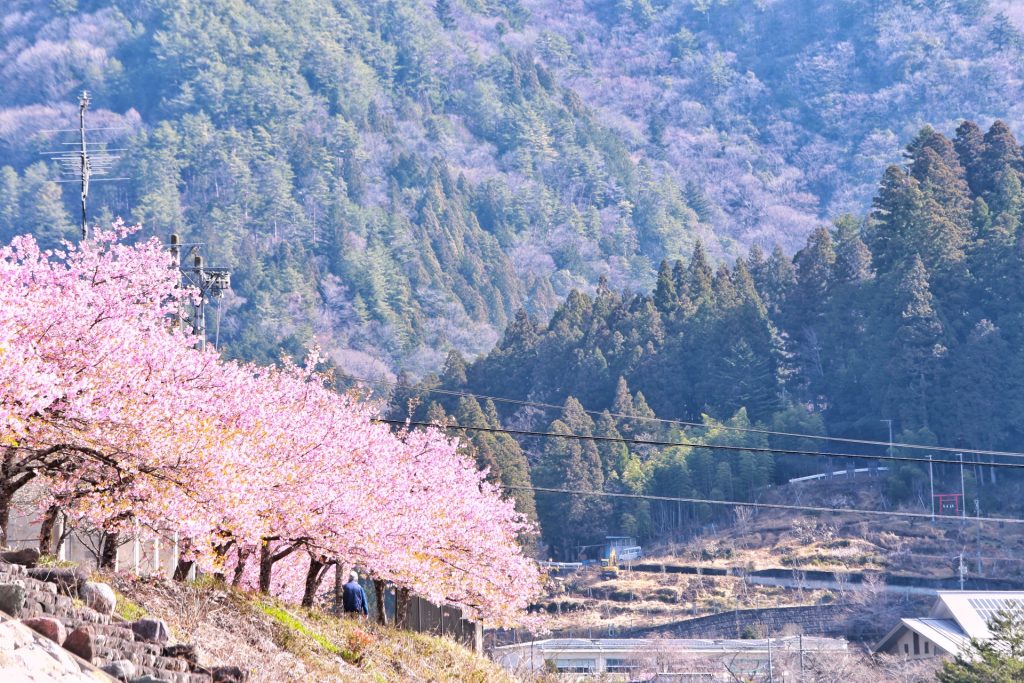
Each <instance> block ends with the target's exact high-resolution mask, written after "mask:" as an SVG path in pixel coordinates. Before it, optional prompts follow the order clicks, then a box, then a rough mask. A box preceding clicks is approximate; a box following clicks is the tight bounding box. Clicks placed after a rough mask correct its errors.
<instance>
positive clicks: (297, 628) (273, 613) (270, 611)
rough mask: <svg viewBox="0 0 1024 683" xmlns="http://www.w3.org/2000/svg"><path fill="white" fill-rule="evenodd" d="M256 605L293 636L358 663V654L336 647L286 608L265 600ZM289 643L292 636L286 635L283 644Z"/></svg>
mask: <svg viewBox="0 0 1024 683" xmlns="http://www.w3.org/2000/svg"><path fill="white" fill-rule="evenodd" d="M256 606H257V607H259V609H260V610H261V611H262V612H263V613H264V614H266V615H267V616H269V617H271V618H272V619H274V621H276V622H277V623H278V624H280V625H281V626H282V627H284V629H285V630H286V631H287V632H288V633H289V634H290V635H292V636H294V634H299V635H302V636H305V637H306V638H309V639H310V640H312V641H313V642H315V643H316V644H317V645H319V646H320V647H321V648H323V649H324V650H326V651H327V652H330V653H331V654H334V655H338V656H340V657H341V658H342V659H344V660H345V661H346V662H348V663H349V664H356V663H358V661H359V659H360V657H359V655H358V654H356V653H354V652H352V651H350V650H347V649H345V648H342V647H338V646H337V645H335V644H334V643H332V642H331V641H330V640H328V639H327V638H325V637H324V636H322V635H321V634H319V633H317V632H316V631H314V630H312V629H311V628H309V627H308V626H306V625H305V624H304V623H302V621H301V620H300V619H299V618H298V617H296V616H295V615H294V614H292V613H291V612H288V611H287V610H284V609H282V608H280V607H277V606H275V605H270V604H267V603H265V602H257V603H256ZM291 643H292V637H286V638H285V643H284V646H285V647H286V648H288V646H289V644H291ZM289 649H290V648H289Z"/></svg>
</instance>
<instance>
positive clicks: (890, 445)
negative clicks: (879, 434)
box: [880, 420, 892, 458]
mask: <svg viewBox="0 0 1024 683" xmlns="http://www.w3.org/2000/svg"><path fill="white" fill-rule="evenodd" d="M880 422H884V423H886V424H887V425H889V457H890V458H891V457H892V420H880Z"/></svg>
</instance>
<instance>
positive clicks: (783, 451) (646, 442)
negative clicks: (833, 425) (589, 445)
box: [374, 418, 1024, 469]
mask: <svg viewBox="0 0 1024 683" xmlns="http://www.w3.org/2000/svg"><path fill="white" fill-rule="evenodd" d="M374 421H375V422H380V423H384V424H389V425H394V426H399V427H401V426H406V427H437V428H440V429H456V430H462V431H469V432H489V433H495V434H509V435H515V436H525V437H539V438H549V439H551V438H557V439H576V440H581V441H601V442H613V443H624V444H632V445H636V446H659V447H665V448H668V447H672V446H686V447H690V448H706V449H708V450H719V451H743V452H747V453H765V454H768V455H799V456H805V457H806V456H809V457H815V458H821V457H825V458H848V459H852V460H887V461H894V462H917V463H930V464H935V465H961V464H962V465H965V466H974V465H982V466H984V467H999V468H1005V469H1024V463H1011V462H981V461H976V460H964V461H962V462H961V461H960V460H945V459H939V458H920V457H906V456H896V455H866V454H863V453H834V452H829V451H824V452H821V451H801V450H796V449H788V448H769V447H766V446H732V445H724V444H704V443H697V442H692V441H660V440H656V439H627V438H625V437H615V436H596V435H592V434H558V433H557V432H537V431H530V430H526V429H507V428H504V427H471V426H468V425H458V424H440V425H439V424H434V423H432V422H411V421H405V420H392V419H386V418H377V419H375V420H374Z"/></svg>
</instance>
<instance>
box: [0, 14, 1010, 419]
mask: <svg viewBox="0 0 1024 683" xmlns="http://www.w3.org/2000/svg"><path fill="white" fill-rule="evenodd" d="M1019 13H1020V12H1019V10H1017V9H1015V8H1014V6H1013V5H1012V4H1010V3H1006V2H999V1H997V0H991V1H988V2H986V1H985V0H955V1H949V2H918V1H916V0H898V1H896V2H874V1H869V0H825V1H823V2H807V1H805V0H774V1H771V2H765V1H764V0H732V1H731V2H723V1H721V0H688V1H684V2H671V3H670V2H663V1H658V0H625V1H617V2H590V1H585V2H553V1H551V0H392V1H390V2H366V1H363V0H299V1H294V0H292V1H289V2H271V1H270V0H245V1H240V2H235V1H229V0H212V1H206V0H204V1H202V2H200V1H199V0H185V1H181V0H138V1H135V0H133V1H132V2H127V1H126V0H52V1H48V2H38V1H36V0H12V1H11V2H7V3H4V4H3V8H2V9H0V93H2V94H0V159H2V161H0V238H3V239H5V240H6V239H7V238H9V237H10V235H11V234H12V233H14V232H18V231H21V230H26V229H27V230H31V231H33V232H34V233H35V234H37V235H39V236H41V237H43V238H44V239H45V240H47V242H48V243H49V244H54V243H56V241H57V239H58V238H59V237H61V236H62V235H67V234H73V230H74V228H73V227H72V226H73V223H74V222H75V213H74V212H75V203H76V199H77V197H76V193H75V192H73V191H68V186H63V187H64V188H65V190H64V192H63V194H62V193H61V187H62V186H60V185H56V184H54V183H52V182H50V181H51V180H53V179H55V178H56V177H57V175H56V172H55V169H54V168H52V167H50V166H48V165H47V163H46V162H45V160H44V159H45V158H44V157H41V156H40V154H39V153H40V152H41V151H45V150H49V149H54V148H55V147H59V145H60V142H61V141H62V140H63V139H65V138H62V137H61V136H60V135H54V134H49V133H44V132H43V131H45V130H47V129H62V128H67V127H68V125H69V124H71V123H72V122H73V121H74V119H75V114H76V113H77V112H76V108H75V101H76V99H77V96H78V93H79V91H80V90H81V89H83V88H87V89H89V90H90V91H91V92H92V94H93V103H94V104H93V110H92V112H91V118H90V123H91V125H93V126H95V127H98V128H117V127H123V129H121V130H107V131H98V132H97V133H96V134H95V135H96V137H97V139H104V140H109V141H110V142H111V144H112V146H114V147H118V148H123V149H124V151H123V152H121V154H122V160H121V162H120V164H119V165H118V167H117V168H115V169H113V172H112V175H114V176H117V177H126V178H128V180H125V181H120V182H113V183H106V184H95V185H94V186H93V190H92V197H91V202H92V206H93V209H94V211H93V213H94V216H95V218H96V221H97V222H101V221H104V220H106V218H108V217H113V216H123V217H124V218H125V219H126V220H129V221H141V222H142V223H143V224H144V225H145V229H146V231H147V233H149V234H157V235H160V236H161V237H164V238H166V236H167V235H168V234H169V233H170V232H172V231H177V232H179V233H181V234H182V235H183V237H184V239H185V241H186V242H194V241H202V242H205V243H206V246H205V252H206V256H207V259H208V263H211V264H213V265H222V266H227V267H230V268H233V269H234V272H235V277H234V282H233V285H234V293H233V295H232V296H230V297H228V298H227V299H226V300H224V301H223V302H222V305H221V310H218V311H215V312H214V314H213V315H214V318H213V319H212V320H211V329H218V330H219V332H217V333H216V334H217V340H218V341H219V342H220V343H221V345H222V346H224V347H225V349H226V351H227V352H228V353H229V354H230V355H232V356H235V357H241V358H252V359H260V360H275V359H276V358H277V357H278V355H279V353H280V349H281V348H282V347H283V348H284V349H285V350H286V351H287V352H289V353H291V354H292V355H293V356H296V357H298V356H299V355H301V350H302V349H303V348H305V346H307V345H308V344H309V343H310V342H313V341H316V342H318V343H319V344H320V345H321V346H322V347H323V348H324V350H325V352H326V353H327V354H328V355H329V356H330V357H331V358H332V359H333V361H334V362H335V363H336V364H337V365H338V366H340V367H341V368H342V369H344V370H345V371H346V372H348V373H349V374H351V375H356V376H365V375H367V374H371V375H374V376H379V375H382V374H387V373H389V372H391V371H397V370H406V371H408V372H410V373H412V374H413V375H415V376H422V375H424V374H425V373H427V372H429V371H431V370H434V369H437V368H439V367H440V366H441V365H442V363H443V360H444V358H445V356H446V354H447V351H448V350H450V349H456V350H458V351H460V352H461V353H463V354H464V355H466V356H467V357H472V356H475V355H477V354H480V353H485V352H487V351H489V350H490V348H491V347H492V346H493V345H494V344H495V343H496V342H497V341H498V338H499V332H500V330H502V329H504V328H505V327H506V326H507V325H508V324H510V323H512V322H514V313H515V311H516V310H518V309H520V308H525V309H526V310H527V311H529V312H530V313H531V314H532V315H534V316H535V317H536V318H537V319H540V320H546V319H547V318H548V317H549V316H550V314H551V313H552V312H553V310H554V309H555V308H556V306H557V305H558V303H559V302H560V301H561V300H563V299H564V298H565V297H566V296H567V295H568V294H569V292H571V291H572V290H573V289H579V290H580V291H587V292H593V291H594V290H593V288H594V287H596V286H597V283H598V280H599V279H600V278H602V277H604V278H605V280H606V282H607V287H608V288H610V289H611V290H613V291H616V292H620V291H623V290H631V291H646V290H648V289H650V288H651V287H653V286H654V284H655V281H656V276H657V267H658V264H659V263H660V262H661V261H662V260H663V259H667V260H669V262H670V263H672V262H674V261H675V260H676V259H679V258H688V257H689V255H690V254H691V252H692V250H693V247H694V244H695V242H696V241H697V240H698V239H701V240H702V241H703V244H704V248H705V250H706V258H707V260H708V262H709V264H711V263H715V262H717V261H718V260H719V259H721V258H723V257H728V258H733V257H735V255H737V254H738V253H740V252H741V251H744V250H745V249H746V247H748V246H749V245H751V244H760V245H762V246H763V247H764V249H765V250H766V251H768V252H770V251H771V249H772V247H773V246H774V245H775V244H781V245H782V246H783V247H784V248H785V249H786V250H795V249H796V248H797V246H798V245H799V244H800V243H801V242H802V240H803V239H804V238H805V237H806V235H807V234H809V233H810V232H811V231H812V230H813V229H814V227H816V226H817V225H818V224H819V223H820V222H821V221H822V220H825V219H829V218H831V217H832V216H835V215H838V214H839V213H841V212H843V211H847V210H852V211H854V212H855V213H859V212H863V211H864V210H866V208H867V206H868V203H869V201H870V197H871V195H872V187H873V184H874V182H875V180H876V179H877V177H878V175H879V174H880V173H881V172H882V170H883V169H884V167H885V165H886V163H889V162H893V161H898V159H899V150H900V147H901V145H902V144H903V141H905V140H906V139H908V138H909V137H910V136H911V135H912V134H913V131H915V130H917V129H918V128H920V126H921V125H922V124H923V123H925V122H930V123H932V124H934V125H935V127H936V129H938V130H940V131H942V132H944V133H946V134H951V133H952V131H953V129H954V128H955V126H956V125H957V119H958V118H959V117H961V116H967V117H970V118H973V119H975V120H978V121H980V122H982V123H984V124H985V125H988V123H989V122H990V121H991V120H993V119H995V118H1002V119H1004V120H1006V121H1007V122H1008V123H1009V124H1010V125H1011V127H1016V126H1018V125H1020V124H1021V123H1024V116H1022V115H1021V109H1020V104H1019V103H1020V102H1021V101H1022V99H1021V85H1020V84H1021V82H1022V80H1021V78H1020V76H1021V74H1020V70H1021V68H1022V67H1021V64H1024V61H1022V60H1021V56H1022V49H1024V48H1022V41H1021V38H1020V33H1019V30H1018V28H1017V24H1016V23H1015V22H1017V21H1018V20H1019V17H1018V16H1017V15H1018V14H1019ZM712 268H713V266H712ZM650 399H651V400H652V401H654V400H656V399H655V398H654V397H653V396H651V397H650Z"/></svg>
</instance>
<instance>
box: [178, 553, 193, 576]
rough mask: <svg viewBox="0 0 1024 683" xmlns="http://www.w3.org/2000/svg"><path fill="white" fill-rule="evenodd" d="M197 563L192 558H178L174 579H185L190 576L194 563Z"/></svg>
mask: <svg viewBox="0 0 1024 683" xmlns="http://www.w3.org/2000/svg"><path fill="white" fill-rule="evenodd" d="M193 564H195V563H194V562H192V560H186V559H184V558H180V557H179V558H178V565H177V566H176V567H175V568H174V580H175V581H184V580H185V579H187V578H188V575H189V574H190V573H191V572H192V565H193Z"/></svg>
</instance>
